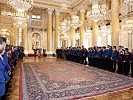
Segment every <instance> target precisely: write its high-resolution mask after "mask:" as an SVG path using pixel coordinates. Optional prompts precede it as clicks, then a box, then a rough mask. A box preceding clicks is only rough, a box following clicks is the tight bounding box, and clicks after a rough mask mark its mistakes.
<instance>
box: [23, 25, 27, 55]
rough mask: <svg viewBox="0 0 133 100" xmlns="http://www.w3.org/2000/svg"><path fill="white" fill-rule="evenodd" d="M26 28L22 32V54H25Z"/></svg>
mask: <svg viewBox="0 0 133 100" xmlns="http://www.w3.org/2000/svg"><path fill="white" fill-rule="evenodd" d="M27 39H28V38H27V27H25V28H24V29H23V31H22V47H24V52H25V53H26V54H27Z"/></svg>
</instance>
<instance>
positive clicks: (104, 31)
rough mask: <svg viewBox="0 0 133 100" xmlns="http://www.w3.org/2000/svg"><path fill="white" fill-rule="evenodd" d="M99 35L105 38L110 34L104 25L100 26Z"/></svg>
mask: <svg viewBox="0 0 133 100" xmlns="http://www.w3.org/2000/svg"><path fill="white" fill-rule="evenodd" d="M100 34H101V35H103V36H107V35H109V34H110V30H109V29H107V26H106V25H103V26H101V30H100Z"/></svg>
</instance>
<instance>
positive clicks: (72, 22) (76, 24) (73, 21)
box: [71, 15, 82, 29]
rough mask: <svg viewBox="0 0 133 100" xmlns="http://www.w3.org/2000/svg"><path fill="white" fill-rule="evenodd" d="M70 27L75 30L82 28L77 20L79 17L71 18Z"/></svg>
mask: <svg viewBox="0 0 133 100" xmlns="http://www.w3.org/2000/svg"><path fill="white" fill-rule="evenodd" d="M71 26H72V27H74V28H75V29H77V28H78V27H81V26H82V23H81V21H80V20H79V16H77V15H73V16H72V21H71Z"/></svg>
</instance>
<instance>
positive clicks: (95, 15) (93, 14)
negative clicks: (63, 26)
mask: <svg viewBox="0 0 133 100" xmlns="http://www.w3.org/2000/svg"><path fill="white" fill-rule="evenodd" d="M106 10H107V8H106V4H103V5H100V4H99V2H98V1H97V0H94V1H93V2H92V9H91V10H90V11H88V12H87V18H88V19H89V20H90V19H91V20H94V21H95V22H97V21H98V20H101V19H102V18H104V17H105V16H106Z"/></svg>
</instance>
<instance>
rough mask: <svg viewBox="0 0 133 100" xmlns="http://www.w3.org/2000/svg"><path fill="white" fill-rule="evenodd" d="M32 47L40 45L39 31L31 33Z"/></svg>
mask: <svg viewBox="0 0 133 100" xmlns="http://www.w3.org/2000/svg"><path fill="white" fill-rule="evenodd" d="M31 42H32V47H35V48H40V46H41V35H40V34H39V33H33V34H32V41H31Z"/></svg>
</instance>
